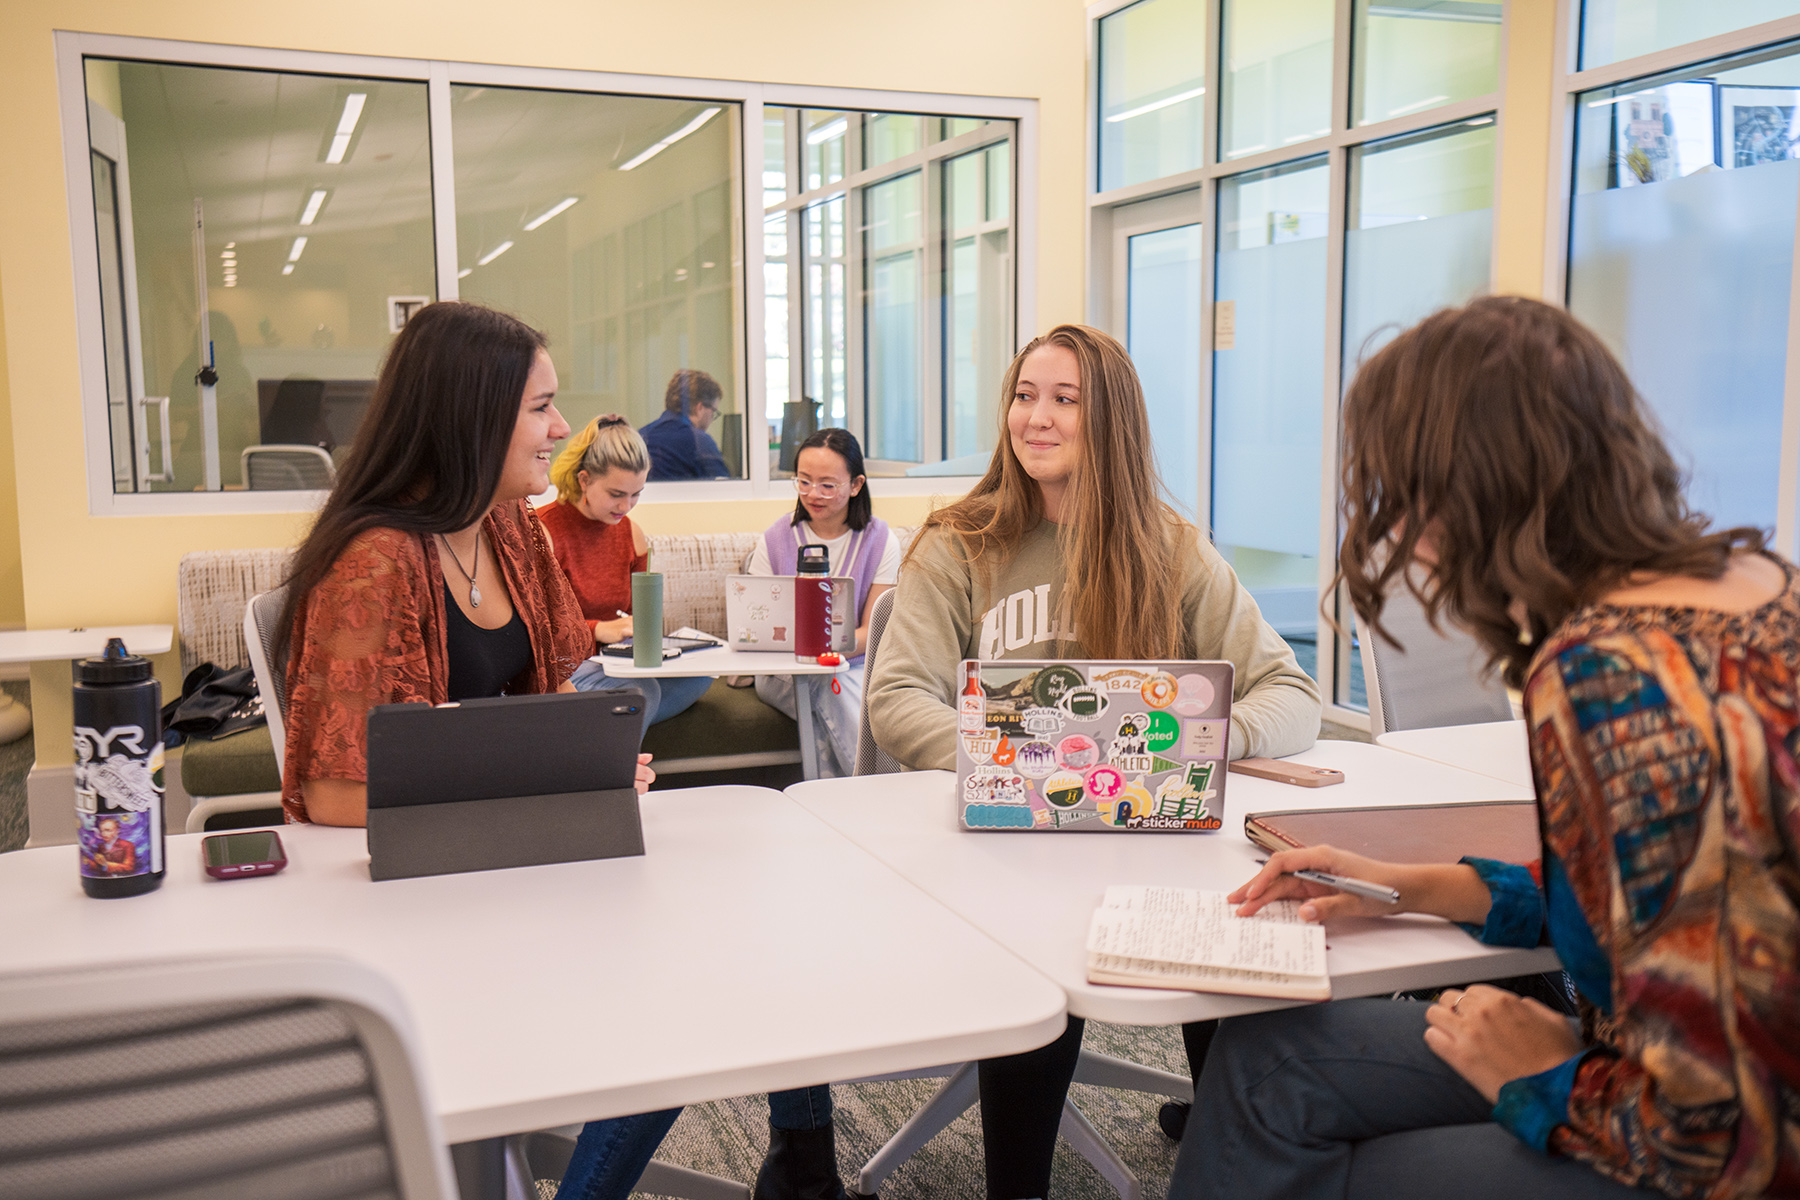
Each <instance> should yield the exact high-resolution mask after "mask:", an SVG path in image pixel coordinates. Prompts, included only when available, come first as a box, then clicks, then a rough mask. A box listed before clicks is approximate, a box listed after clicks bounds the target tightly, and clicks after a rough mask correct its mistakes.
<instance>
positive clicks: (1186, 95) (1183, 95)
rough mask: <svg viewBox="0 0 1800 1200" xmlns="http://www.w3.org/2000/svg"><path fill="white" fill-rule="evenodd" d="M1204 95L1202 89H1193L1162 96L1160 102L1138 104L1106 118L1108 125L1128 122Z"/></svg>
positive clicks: (1204, 92) (1203, 89) (1204, 91)
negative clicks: (1116, 122)
mask: <svg viewBox="0 0 1800 1200" xmlns="http://www.w3.org/2000/svg"><path fill="white" fill-rule="evenodd" d="M1204 95H1206V89H1205V88H1203V87H1197V88H1193V89H1191V90H1189V91H1185V92H1176V93H1175V94H1174V95H1173V96H1164V97H1163V98H1162V99H1161V100H1152V101H1151V102H1150V103H1148V104H1140V105H1138V106H1137V107H1136V108H1128V109H1126V110H1125V111H1124V112H1122V113H1114V114H1113V115H1112V116H1110V117H1108V118H1106V120H1107V122H1108V123H1109V124H1110V123H1111V122H1114V121H1129V120H1131V118H1133V117H1141V116H1143V115H1144V114H1145V113H1153V112H1155V111H1156V110H1157V109H1159V108H1167V107H1169V105H1171V104H1180V103H1181V102H1182V101H1183V100H1192V99H1193V98H1194V97H1195V96H1204Z"/></svg>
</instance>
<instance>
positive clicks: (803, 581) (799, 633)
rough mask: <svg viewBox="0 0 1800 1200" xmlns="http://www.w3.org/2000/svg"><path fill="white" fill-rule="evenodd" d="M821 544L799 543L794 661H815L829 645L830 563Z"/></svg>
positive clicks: (795, 581) (795, 600)
mask: <svg viewBox="0 0 1800 1200" xmlns="http://www.w3.org/2000/svg"><path fill="white" fill-rule="evenodd" d="M829 557H830V555H829V551H827V550H826V549H825V547H824V546H819V545H808V546H802V547H800V561H799V562H798V563H796V564H795V566H794V570H795V571H796V572H797V574H796V575H795V576H794V661H795V662H818V661H819V655H821V654H823V653H825V652H826V651H827V650H829V649H831V579H830V578H829V576H830V574H831V563H830V561H829Z"/></svg>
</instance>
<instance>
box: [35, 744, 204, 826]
mask: <svg viewBox="0 0 1800 1200" xmlns="http://www.w3.org/2000/svg"><path fill="white" fill-rule="evenodd" d="M193 804H194V802H193V800H192V799H191V798H189V796H188V794H187V791H186V789H184V788H183V787H182V786H181V749H180V748H179V747H177V748H176V749H174V750H171V751H169V752H168V756H167V758H166V759H165V760H164V762H163V832H164V833H165V834H171V833H180V832H181V831H182V830H184V829H186V828H187V815H188V809H190V808H192V807H193ZM25 812H26V818H27V820H28V821H29V822H30V828H31V837H30V838H29V839H27V840H26V842H25V845H26V846H68V845H73V844H74V841H75V768H74V766H72V765H69V766H61V767H43V766H37V765H33V766H32V768H31V773H30V774H29V775H27V776H25Z"/></svg>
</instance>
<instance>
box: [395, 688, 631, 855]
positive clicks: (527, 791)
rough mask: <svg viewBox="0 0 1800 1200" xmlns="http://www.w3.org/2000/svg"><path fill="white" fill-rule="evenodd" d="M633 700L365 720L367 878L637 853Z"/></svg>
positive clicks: (499, 705)
mask: <svg viewBox="0 0 1800 1200" xmlns="http://www.w3.org/2000/svg"><path fill="white" fill-rule="evenodd" d="M643 728H644V694H643V693H642V692H640V691H637V690H636V689H633V688H623V689H620V690H617V691H605V692H575V693H562V694H557V695H548V696H502V697H499V698H496V699H492V700H465V701H463V702H461V703H459V704H451V705H443V706H439V707H436V708H433V707H431V706H428V705H424V704H384V705H381V706H379V707H377V708H375V709H373V710H371V711H370V713H369V785H368V791H369V825H368V835H369V877H370V878H371V879H376V880H385V879H409V878H413V877H416V876H420V875H449V874H455V873H457V872H461V871H491V870H497V869H499V868H502V867H528V866H537V865H540V864H543V863H559V862H580V861H584V860H586V859H592V858H617V857H620V856H624V855H632V854H642V853H643V852H644V830H643V825H642V823H641V821H640V819H639V814H638V797H637V791H636V789H635V788H634V786H633V781H634V779H635V777H636V774H637V752H638V744H639V742H640V741H642V738H643Z"/></svg>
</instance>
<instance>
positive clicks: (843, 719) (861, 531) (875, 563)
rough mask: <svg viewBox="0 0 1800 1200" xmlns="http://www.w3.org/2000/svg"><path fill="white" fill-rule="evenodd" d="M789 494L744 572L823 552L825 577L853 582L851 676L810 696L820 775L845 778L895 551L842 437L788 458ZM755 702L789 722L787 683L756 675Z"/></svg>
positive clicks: (815, 441)
mask: <svg viewBox="0 0 1800 1200" xmlns="http://www.w3.org/2000/svg"><path fill="white" fill-rule="evenodd" d="M794 491H795V492H797V493H799V499H798V500H797V501H796V502H795V504H794V511H793V513H792V514H789V515H783V516H782V517H780V518H778V519H777V520H776V522H775V523H774V524H773V525H771V526H769V528H768V529H767V530H765V531H764V532H763V535H762V538H761V540H759V541H758V542H757V543H756V548H755V549H754V550H752V551H751V552H750V562H749V565H748V566H747V567H745V570H746V571H747V572H749V573H750V574H751V575H792V574H793V573H794V568H795V565H796V564H797V562H798V561H799V557H800V547H802V546H805V545H809V544H810V545H823V546H824V547H825V552H826V554H827V555H828V556H829V560H830V564H831V568H830V569H831V573H832V574H833V575H837V576H849V577H851V578H853V579H855V580H856V609H855V614H854V618H855V621H856V653H855V657H853V658H852V659H851V660H850V669H849V670H848V671H845V672H843V673H842V674H840V675H837V676H836V677H835V681H836V684H837V686H836V687H832V688H824V687H819V688H814V689H813V695H814V697H815V699H814V716H815V717H817V718H818V720H819V721H820V722H821V727H822V728H824V729H825V731H826V734H827V736H826V738H825V739H824V744H825V747H826V748H827V749H828V750H829V751H830V753H829V754H828V755H821V762H820V768H821V770H822V772H823V773H824V774H827V775H849V774H851V773H852V771H853V770H854V769H855V767H856V742H857V736H858V733H859V730H860V727H861V723H862V684H863V662H862V654H863V647H864V646H865V645H866V644H867V642H868V637H869V613H870V612H871V611H872V610H873V608H874V604H875V598H876V597H877V596H879V595H881V593H883V592H885V591H887V590H888V589H889V588H891V587H893V586H894V580H895V579H896V578H897V577H898V575H899V572H900V543H899V541H898V539H896V538H894V537H893V536H892V535H891V534H890V533H889V532H888V527H887V523H886V522H884V521H883V520H882V519H881V518H880V517H877V516H876V515H875V512H874V506H873V504H872V503H871V502H870V499H869V482H868V479H867V478H866V477H865V476H864V475H863V455H862V447H861V446H860V445H858V444H857V441H856V435H854V434H852V433H851V432H850V431H849V430H848V429H821V430H819V431H818V432H817V433H815V434H813V435H812V436H811V437H809V438H807V439H806V440H805V441H804V442H801V443H800V450H799V452H798V453H797V454H796V455H795V458H794ZM756 694H757V695H758V696H761V697H762V698H763V701H764V702H765V703H767V704H769V705H771V706H772V707H775V708H779V709H780V710H781V711H782V712H784V713H786V714H787V715H788V716H790V717H791V716H793V715H794V681H793V679H791V678H789V677H787V676H783V675H759V676H757V677H756Z"/></svg>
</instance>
